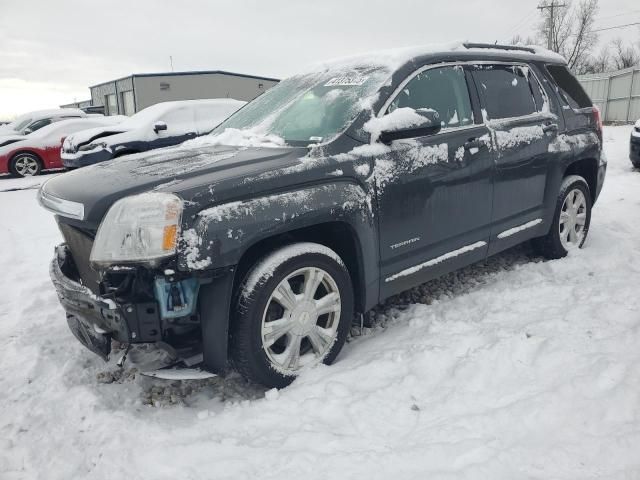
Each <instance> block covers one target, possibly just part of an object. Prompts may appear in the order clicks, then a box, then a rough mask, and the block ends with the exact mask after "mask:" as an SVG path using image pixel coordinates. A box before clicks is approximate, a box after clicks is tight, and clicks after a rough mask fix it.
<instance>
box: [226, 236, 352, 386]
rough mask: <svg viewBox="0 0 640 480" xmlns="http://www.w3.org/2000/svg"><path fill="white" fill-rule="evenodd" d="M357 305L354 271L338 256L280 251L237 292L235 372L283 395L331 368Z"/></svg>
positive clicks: (317, 248)
mask: <svg viewBox="0 0 640 480" xmlns="http://www.w3.org/2000/svg"><path fill="white" fill-rule="evenodd" d="M287 285H288V288H287ZM291 294H293V297H292V296H291ZM353 303H354V300H353V287H352V284H351V277H350V276H349V271H348V270H347V268H346V266H345V264H344V263H343V262H342V260H341V259H340V257H339V256H338V255H337V254H336V253H335V252H334V251H333V250H331V249H329V248H327V247H325V246H323V245H320V244H317V243H295V244H292V245H288V246H285V247H283V248H281V249H278V250H276V251H274V252H273V253H271V254H269V255H267V256H266V257H264V258H263V259H262V260H261V261H259V262H258V263H257V264H256V265H255V266H254V267H253V268H252V269H251V270H250V271H249V273H248V274H247V275H246V277H245V279H244V281H243V282H242V284H241V286H240V288H239V289H238V292H237V295H236V305H237V306H238V308H237V310H236V311H237V313H236V315H235V318H234V319H233V324H232V327H231V336H230V356H231V362H232V365H233V366H234V368H235V369H236V370H237V371H238V372H239V373H240V374H241V375H242V376H244V377H245V378H246V379H248V380H249V381H252V382H255V383H260V384H262V385H264V386H266V387H269V388H274V387H275V388H283V387H286V386H287V385H289V384H290V383H291V382H292V381H293V380H294V379H295V377H296V376H297V375H298V374H299V373H300V372H301V371H302V370H304V369H306V368H308V367H311V366H313V365H316V364H318V363H324V364H327V365H328V364H331V363H332V362H333V361H334V360H335V359H336V357H337V356H338V353H340V350H341V349H342V346H343V345H344V342H345V340H346V338H347V334H348V332H349V328H350V325H351V320H352V318H353ZM323 306H324V307H325V308H321V307H323ZM325 310H326V312H325ZM274 322H278V324H277V325H278V326H277V327H276V326H274V325H273V324H274ZM296 352H297V353H298V355H296Z"/></svg>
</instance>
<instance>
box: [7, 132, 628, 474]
mask: <svg viewBox="0 0 640 480" xmlns="http://www.w3.org/2000/svg"><path fill="white" fill-rule="evenodd" d="M630 134H631V127H629V126H627V127H605V130H604V138H605V142H604V143H605V145H604V148H605V149H606V151H607V156H608V158H609V166H608V172H607V179H606V183H605V187H604V190H603V192H602V195H601V198H600V199H599V200H598V203H597V204H596V208H595V209H594V212H593V217H592V222H591V228H590V232H589V238H588V240H587V245H586V248H584V249H583V250H580V251H577V252H572V253H571V254H570V255H569V257H567V258H565V259H561V260H556V261H542V260H540V259H537V258H535V257H534V256H533V255H532V254H531V253H530V251H529V250H528V249H526V248H516V249H512V250H510V251H508V252H505V253H503V254H501V255H498V256H496V257H493V258H491V259H490V260H489V261H487V262H483V263H479V264H476V265H474V266H471V267H468V268H465V269H463V270H461V271H458V272H454V273H452V274H450V275H446V276H445V277H443V278H441V279H439V280H436V281H433V282H429V283H427V284H425V285H422V286H420V287H417V288H414V289H412V290H410V291H407V292H404V293H403V294H401V295H398V296H396V297H394V298H392V299H389V301H387V302H385V305H382V306H380V307H378V308H377V309H376V310H375V311H374V312H373V313H372V314H371V315H370V317H371V318H372V321H373V323H374V328H373V329H366V330H365V332H366V333H367V334H366V335H365V336H364V337H357V338H354V339H352V341H351V342H350V343H348V344H347V345H346V346H345V348H344V350H343V352H342V353H341V355H340V356H339V357H338V360H337V362H336V363H335V364H334V365H332V366H330V367H326V366H319V367H318V368H314V369H312V370H310V371H307V372H305V373H304V374H303V375H302V376H301V377H300V378H299V379H297V380H296V381H295V382H294V383H293V384H292V385H291V386H290V387H288V388H286V389H283V390H280V391H277V392H276V391H270V392H269V393H267V392H265V390H264V389H260V388H259V387H256V386H252V385H247V384H246V383H245V382H244V381H242V380H241V379H240V378H238V377H237V376H231V377H230V378H228V379H226V380H222V379H219V378H218V379H212V380H207V381H196V382H183V383H176V382H170V381H161V380H152V379H148V378H144V377H140V376H138V375H135V373H133V372H130V371H129V370H127V374H124V375H110V372H115V371H117V367H116V366H115V365H114V361H111V362H110V363H109V364H104V363H103V362H102V360H100V359H99V358H98V357H97V356H95V355H94V354H92V353H91V352H89V351H87V350H86V349H85V348H84V347H82V346H81V345H80V344H79V343H78V342H77V341H76V340H75V338H73V336H72V335H71V333H70V332H69V330H68V328H67V326H66V322H65V318H64V312H63V310H62V309H61V307H60V306H59V303H58V299H57V297H56V294H55V292H54V290H53V287H52V286H51V283H50V281H49V278H48V264H49V261H50V259H51V254H52V248H53V246H54V245H55V244H57V243H59V242H61V237H60V234H59V232H58V230H57V227H56V225H55V221H54V219H53V217H52V216H51V215H50V214H48V213H47V212H46V211H44V210H42V209H41V208H40V207H39V206H38V205H37V204H36V201H35V195H36V191H35V190H19V191H5V192H2V193H0V195H2V196H3V202H2V204H1V206H0V223H1V224H2V225H3V228H2V230H1V231H0V244H1V245H2V251H3V253H2V255H0V271H2V276H0V290H1V291H2V292H3V295H2V300H0V302H1V304H0V320H1V321H0V405H2V409H1V410H0V431H1V432H2V435H1V436H0V447H1V448H0V478H3V479H4V478H7V479H13V478H15V479H21V480H22V479H38V478H46V479H50V480H63V479H71V478H73V479H75V478H91V479H94V480H110V479H114V478H129V477H132V476H133V477H135V478H153V479H158V480H164V479H173V478H190V479H194V480H196V479H210V478H234V479H244V478H252V479H253V478H267V477H274V476H276V475H277V476H278V477H282V478H302V477H304V478H309V479H316V478H338V479H341V478H367V479H372V480H378V479H387V478H390V477H391V478H394V479H398V480H404V479H407V480H409V479H411V480H414V479H416V478H438V479H445V478H446V479H458V478H471V479H478V478H482V479H484V478H490V479H495V480H502V479H504V480H513V479H520V478H536V479H547V478H555V479H578V478H579V479H587V478H588V479H592V478H603V479H612V480H613V479H620V478H629V479H631V478H638V477H640V456H639V455H638V445H640V433H639V432H640V369H638V365H640V349H639V348H638V345H640V296H639V295H638V285H639V284H640V246H639V245H638V238H640V223H638V222H634V221H629V219H634V218H637V212H638V205H639V204H640V174H638V173H637V172H635V171H634V170H633V169H632V168H631V164H630V162H629V160H628V154H629V136H630ZM33 181H34V180H33V179H0V184H1V186H0V190H11V189H16V188H23V187H25V186H29V185H31V184H32V182H33ZM16 259H19V261H16ZM105 377H108V378H109V380H110V379H112V378H113V379H115V380H114V381H112V382H111V383H104V382H103V381H101V379H103V378H105ZM148 404H151V405H156V406H158V408H154V407H152V406H150V405H148ZM141 446H143V448H141Z"/></svg>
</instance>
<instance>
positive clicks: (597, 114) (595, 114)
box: [593, 105, 602, 136]
mask: <svg viewBox="0 0 640 480" xmlns="http://www.w3.org/2000/svg"><path fill="white" fill-rule="evenodd" d="M593 117H594V119H595V121H596V126H597V127H598V133H599V134H600V136H602V115H600V109H599V108H598V107H596V106H595V105H594V106H593Z"/></svg>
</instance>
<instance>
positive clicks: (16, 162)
mask: <svg viewBox="0 0 640 480" xmlns="http://www.w3.org/2000/svg"><path fill="white" fill-rule="evenodd" d="M10 170H11V173H13V174H14V175H16V176H18V177H32V176H34V175H38V174H39V173H40V170H42V165H41V164H40V159H39V158H38V157H36V156H35V155H34V154H32V153H18V154H17V155H16V156H15V157H13V158H12V159H11V166H10Z"/></svg>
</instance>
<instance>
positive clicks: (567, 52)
mask: <svg viewBox="0 0 640 480" xmlns="http://www.w3.org/2000/svg"><path fill="white" fill-rule="evenodd" d="M551 1H552V2H555V0H551ZM552 6H553V8H551V7H552ZM541 7H542V8H541V10H540V11H541V12H542V17H543V21H542V23H541V24H540V27H539V34H540V36H541V37H543V38H546V39H548V40H549V42H548V44H549V45H550V46H551V49H552V50H553V51H554V52H557V53H559V54H560V55H562V56H563V57H564V58H566V60H567V64H568V66H569V68H570V69H571V70H573V71H575V72H576V73H582V72H583V71H584V69H585V66H586V64H587V63H588V59H589V55H590V53H591V51H592V50H593V47H594V45H595V43H596V40H597V39H598V36H597V34H596V33H595V32H594V31H593V30H594V28H593V24H594V22H595V17H596V13H597V12H598V0H580V1H579V2H578V3H577V4H576V5H574V4H572V3H571V2H570V1H569V0H567V1H566V2H565V3H563V4H557V3H553V4H549V5H542V6H541Z"/></svg>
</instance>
